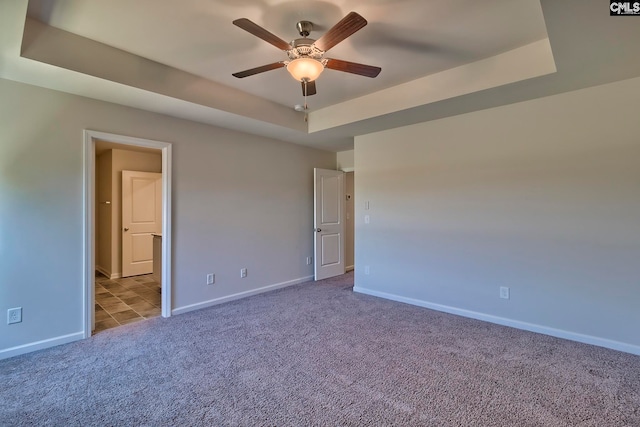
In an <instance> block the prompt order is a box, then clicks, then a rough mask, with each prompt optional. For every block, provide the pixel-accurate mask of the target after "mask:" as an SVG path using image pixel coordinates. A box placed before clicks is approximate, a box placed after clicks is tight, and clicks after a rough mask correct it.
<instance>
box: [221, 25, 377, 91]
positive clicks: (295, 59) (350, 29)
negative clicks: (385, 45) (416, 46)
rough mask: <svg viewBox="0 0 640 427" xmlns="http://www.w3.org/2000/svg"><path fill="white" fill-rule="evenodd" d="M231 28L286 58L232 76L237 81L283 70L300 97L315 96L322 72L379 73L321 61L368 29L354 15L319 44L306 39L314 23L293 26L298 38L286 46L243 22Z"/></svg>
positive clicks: (336, 61)
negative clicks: (294, 82) (299, 90)
mask: <svg viewBox="0 0 640 427" xmlns="http://www.w3.org/2000/svg"><path fill="white" fill-rule="evenodd" d="M233 24H234V25H236V26H238V27H240V28H242V29H243V30H245V31H247V32H249V33H251V34H253V35H254V36H256V37H259V38H261V39H262V40H264V41H266V42H267V43H270V44H272V45H273V46H275V47H277V48H278V49H280V50H283V51H284V52H286V54H287V56H288V57H289V60H288V61H278V62H274V63H272V64H267V65H263V66H261V67H256V68H251V69H249V70H245V71H240V72H238V73H233V76H234V77H237V78H240V79H241V78H244V77H249V76H253V75H254V74H259V73H264V72H265V71H271V70H275V69H278V68H284V67H286V68H287V71H289V73H290V74H291V75H292V76H293V78H294V79H296V80H298V81H300V82H301V83H302V94H303V95H304V96H307V95H315V94H316V84H315V80H316V79H317V78H318V76H319V75H320V73H322V71H323V70H324V69H325V68H330V69H332V70H336V71H343V72H346V73H352V74H357V75H360V76H365V77H376V76H377V75H378V74H380V71H381V68H380V67H374V66H371V65H364V64H358V63H356V62H350V61H343V60H341V59H333V58H325V57H324V54H325V53H326V52H327V51H328V50H329V49H331V48H332V47H334V46H335V45H337V44H338V43H340V42H341V41H343V40H344V39H346V38H347V37H349V36H350V35H352V34H353V33H355V32H356V31H358V30H360V29H361V28H363V27H364V26H365V25H367V20H366V19H364V18H363V17H362V16H360V15H359V14H357V13H356V12H351V13H349V14H348V15H347V16H345V17H344V18H342V20H341V21H340V22H338V23H337V24H336V25H334V26H333V27H332V28H331V29H330V30H329V31H327V32H326V33H325V34H324V35H323V36H322V37H320V38H319V39H318V40H314V39H311V38H309V37H308V36H309V34H310V33H311V31H312V30H313V23H311V22H309V21H300V22H298V23H297V24H296V29H297V30H298V33H300V36H301V38H299V39H295V40H293V41H292V42H291V43H287V42H286V41H284V40H282V39H281V38H280V37H278V36H276V35H274V34H272V33H270V32H269V31H267V30H265V29H264V28H262V27H261V26H259V25H258V24H256V23H254V22H252V21H250V20H248V19H246V18H241V19H236V20H235V21H233Z"/></svg>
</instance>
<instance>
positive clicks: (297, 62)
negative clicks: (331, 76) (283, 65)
mask: <svg viewBox="0 0 640 427" xmlns="http://www.w3.org/2000/svg"><path fill="white" fill-rule="evenodd" d="M287 71H288V72H289V74H291V76H292V77H293V78H294V79H296V80H298V81H299V82H303V81H308V82H312V81H314V80H315V79H317V78H318V76H320V74H321V73H322V72H323V71H324V65H323V64H322V62H320V61H318V60H317V59H313V58H296V59H294V60H292V61H291V62H289V63H288V64H287Z"/></svg>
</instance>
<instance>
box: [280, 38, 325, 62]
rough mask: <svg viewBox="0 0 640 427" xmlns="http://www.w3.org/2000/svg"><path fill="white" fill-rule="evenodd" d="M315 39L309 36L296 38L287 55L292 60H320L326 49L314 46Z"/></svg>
mask: <svg viewBox="0 0 640 427" xmlns="http://www.w3.org/2000/svg"><path fill="white" fill-rule="evenodd" d="M314 42H315V40H314V39H308V38H301V39H295V40H293V41H292V42H291V49H289V50H288V51H287V56H289V59H291V60H292V61H293V60H294V59H298V58H312V59H316V60H318V61H320V60H321V59H322V55H324V50H320V49H318V48H317V47H316V46H314V44H313V43H314Z"/></svg>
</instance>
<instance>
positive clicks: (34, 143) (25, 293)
mask: <svg viewBox="0 0 640 427" xmlns="http://www.w3.org/2000/svg"><path fill="white" fill-rule="evenodd" d="M0 93H1V94H2V96H0V113H1V114H0V129H1V131H0V236H1V238H0V313H6V310H7V309H8V308H11V307H22V308H23V321H22V323H19V324H15V325H6V322H5V323H4V324H3V323H1V322H0V357H6V355H8V354H15V353H16V352H18V353H19V352H25V351H30V350H33V349H35V348H39V347H46V346H51V345H55V344H58V343H61V342H66V341H70V340H73V339H77V338H80V337H81V336H82V328H83V322H82V319H83V317H82V308H83V299H82V296H83V283H82V269H83V263H82V255H83V248H82V242H83V234H82V229H83V140H82V131H83V129H93V130H99V131H103V132H109V133H114V134H119V135H127V136H134V137H140V138H147V139H152V140H157V141H165V142H170V143H172V144H173V147H172V150H173V164H172V166H173V168H172V173H173V182H172V184H173V195H172V216H173V251H172V255H173V265H172V267H173V272H172V279H173V292H172V294H173V295H172V296H173V307H172V308H173V309H174V310H176V309H181V311H185V310H189V309H194V308H197V307H201V306H203V305H206V304H210V303H215V301H218V300H220V299H222V298H225V297H229V296H234V295H238V294H242V293H243V292H252V291H256V290H260V289H262V288H265V287H268V286H272V285H284V284H287V283H295V282H296V281H298V280H304V279H305V278H309V277H311V276H312V274H313V271H312V266H307V265H306V257H307V256H311V255H312V254H313V233H310V232H309V230H311V229H312V228H313V168H314V167H318V168H325V169H335V168H336V154H335V153H332V152H327V151H321V150H315V149H312V148H308V147H302V146H299V145H294V144H289V143H285V142H282V141H276V140H271V139H267V138H261V137H258V136H254V135H248V134H243V133H240V132H235V131H230V130H226V129H221V128H216V127H213V126H208V125H204V124H199V123H194V122H190V121H187V120H181V119H177V118H173V117H168V116H163V115H159V114H154V113H150V112H146V111H142V110H136V109H133V108H128V107H123V106H121V105H116V104H110V103H106V102H101V101H96V100H91V99H87V98H82V97H79V96H75V95H70V94H64V93H60V92H56V91H52V90H48V89H43V88H38V87H34V86H29V85H25V84H21V83H16V82H13V81H8V80H0ZM243 267H244V268H247V269H248V273H249V274H248V277H246V278H244V279H241V278H240V274H239V272H240V269H241V268H243ZM210 272H212V273H215V274H216V285H215V286H207V285H206V274H207V273H210ZM27 273H28V274H27Z"/></svg>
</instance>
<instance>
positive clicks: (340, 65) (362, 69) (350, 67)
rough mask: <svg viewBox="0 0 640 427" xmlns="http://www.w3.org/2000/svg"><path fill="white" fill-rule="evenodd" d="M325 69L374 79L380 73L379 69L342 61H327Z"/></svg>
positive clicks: (380, 69)
mask: <svg viewBox="0 0 640 427" xmlns="http://www.w3.org/2000/svg"><path fill="white" fill-rule="evenodd" d="M326 67H327V68H331V69H332V70H336V71H344V72H345V73H351V74H358V75H359V76H365V77H372V78H373V77H376V76H377V75H378V74H380V71H382V68H380V67H374V66H372V65H365V64H358V63H357V62H349V61H343V60H341V59H330V58H329V59H327V65H326Z"/></svg>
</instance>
